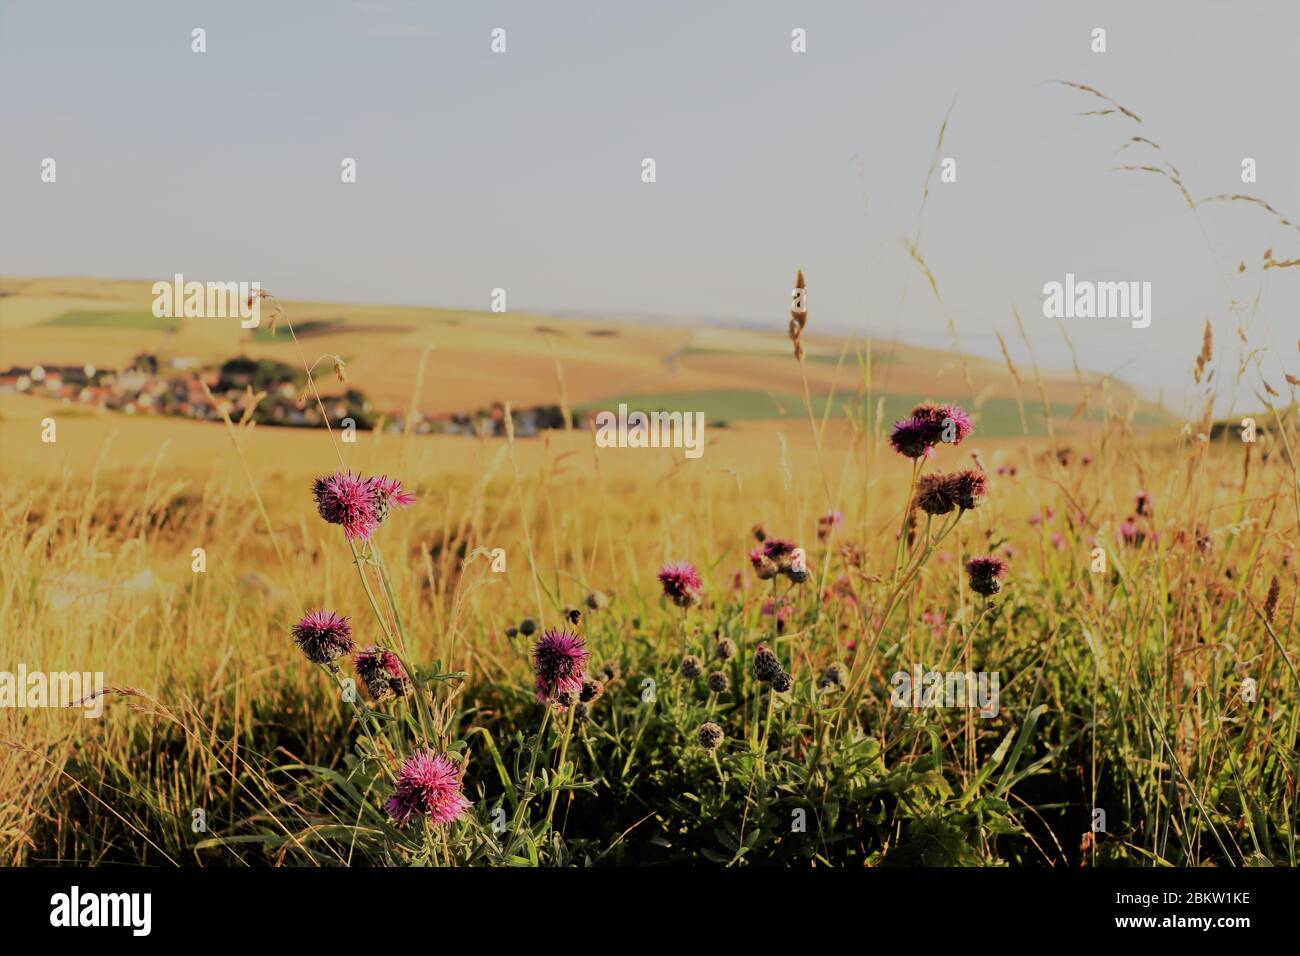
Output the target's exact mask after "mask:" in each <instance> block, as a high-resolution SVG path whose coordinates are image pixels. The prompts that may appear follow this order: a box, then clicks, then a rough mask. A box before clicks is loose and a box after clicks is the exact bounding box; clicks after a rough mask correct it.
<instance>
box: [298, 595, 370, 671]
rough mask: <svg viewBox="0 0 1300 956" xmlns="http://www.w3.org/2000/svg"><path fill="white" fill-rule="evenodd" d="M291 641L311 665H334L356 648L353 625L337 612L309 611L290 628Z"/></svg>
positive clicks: (319, 609) (318, 609) (320, 609)
mask: <svg viewBox="0 0 1300 956" xmlns="http://www.w3.org/2000/svg"><path fill="white" fill-rule="evenodd" d="M293 642H294V643H295V644H297V645H298V648H299V649H300V650H301V651H302V652H303V653H304V654H306V655H307V660H309V661H311V662H312V663H313V664H333V663H334V662H335V661H337V660H338V659H339V658H340V657H342V656H343V655H345V654H350V653H351V652H352V648H353V647H354V646H355V645H354V644H353V641H352V625H351V624H350V623H348V619H347V618H346V617H344V616H343V615H341V614H339V613H338V612H336V611H327V610H325V609H324V608H317V609H315V610H313V611H308V612H307V613H306V615H304V616H303V618H302V620H300V621H299V622H298V623H297V624H295V625H294V626H293Z"/></svg>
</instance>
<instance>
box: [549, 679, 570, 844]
mask: <svg viewBox="0 0 1300 956" xmlns="http://www.w3.org/2000/svg"><path fill="white" fill-rule="evenodd" d="M568 710H569V719H568V720H567V721H565V723H564V739H563V740H562V741H561V742H560V762H559V766H557V767H556V769H555V772H556V777H555V779H554V782H555V783H558V782H559V780H560V779H562V778H563V775H564V758H565V757H566V756H567V755H568V753H569V738H570V737H572V736H573V711H574V705H573V704H570V705H569V708H568ZM559 798H560V790H559V787H558V786H557V787H556V788H555V789H553V790H552V791H551V802H550V805H549V806H548V807H547V808H546V828H547V829H548V830H549V829H550V827H551V816H552V814H554V813H555V803H556V801H557V800H559Z"/></svg>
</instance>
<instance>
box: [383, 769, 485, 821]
mask: <svg viewBox="0 0 1300 956" xmlns="http://www.w3.org/2000/svg"><path fill="white" fill-rule="evenodd" d="M461 773H462V772H461V769H460V767H458V766H457V765H456V764H455V763H453V762H452V761H451V760H449V759H448V758H447V757H446V756H444V755H443V754H440V753H434V752H433V751H432V750H417V751H416V752H415V753H413V754H411V756H409V757H407V758H406V762H405V763H403V764H402V769H401V770H400V771H398V774H397V786H396V788H395V789H394V790H393V795H392V797H390V798H389V800H388V802H387V803H386V804H384V809H385V810H387V811H388V815H389V816H390V817H392V818H393V819H394V820H396V821H397V822H398V823H405V822H406V821H407V820H409V819H410V818H411V817H413V816H416V815H417V814H418V815H420V816H426V817H428V818H429V822H430V823H432V824H434V825H435V826H438V825H441V824H448V823H453V822H455V821H456V820H459V819H460V818H461V817H463V816H464V815H465V811H466V810H468V809H469V808H470V806H471V804H470V801H469V800H467V799H465V794H464V793H463V792H462V791H461Z"/></svg>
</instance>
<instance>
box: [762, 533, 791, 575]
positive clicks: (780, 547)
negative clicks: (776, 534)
mask: <svg viewBox="0 0 1300 956" xmlns="http://www.w3.org/2000/svg"><path fill="white" fill-rule="evenodd" d="M797 548H798V545H796V544H795V543H794V542H793V541H791V540H789V539H788V538H768V539H767V540H766V541H764V542H763V556H764V557H765V558H767V559H768V560H769V561H771V562H772V563H773V564H775V565H776V566H777V569H778V570H781V571H788V570H790V562H791V561H792V560H794V553H795V550H796V549H797Z"/></svg>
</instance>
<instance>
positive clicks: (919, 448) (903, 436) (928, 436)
mask: <svg viewBox="0 0 1300 956" xmlns="http://www.w3.org/2000/svg"><path fill="white" fill-rule="evenodd" d="M934 437H935V433H934V427H933V426H932V425H931V423H930V420H929V419H928V418H920V417H917V416H912V417H911V418H904V419H903V420H901V421H897V422H894V430H893V431H892V432H890V435H889V443H890V444H891V445H893V446H894V451H896V452H898V453H899V454H900V455H902V456H903V457H904V458H911V459H917V458H924V457H926V456H928V455H931V454H933V447H932V446H933V445H934Z"/></svg>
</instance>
